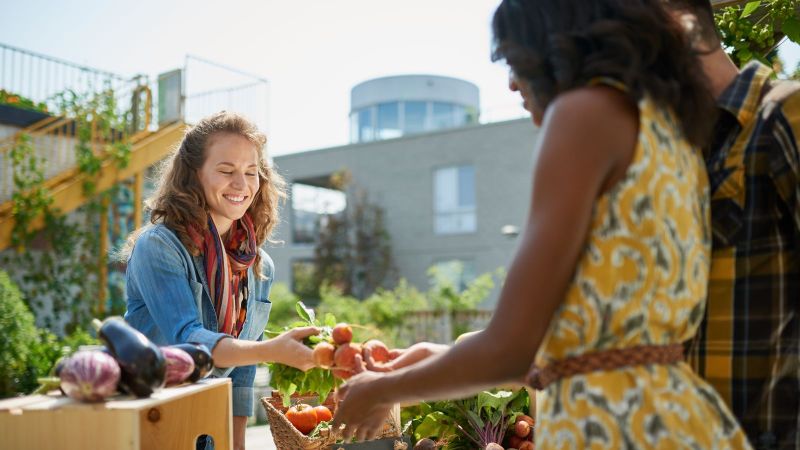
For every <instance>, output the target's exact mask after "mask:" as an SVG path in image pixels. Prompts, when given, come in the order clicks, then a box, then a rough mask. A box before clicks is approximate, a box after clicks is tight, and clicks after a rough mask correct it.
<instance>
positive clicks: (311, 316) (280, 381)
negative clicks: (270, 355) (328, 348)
mask: <svg viewBox="0 0 800 450" xmlns="http://www.w3.org/2000/svg"><path fill="white" fill-rule="evenodd" d="M295 310H296V312H297V315H298V316H299V317H300V320H297V321H295V322H293V323H290V324H289V325H287V326H286V328H285V329H284V330H282V331H288V330H290V329H292V328H297V327H305V326H316V327H320V328H321V329H322V332H321V333H320V334H319V335H316V336H311V337H309V338H308V339H307V340H306V345H308V346H309V347H313V346H314V345H316V344H318V343H319V342H322V341H323V340H326V341H330V340H331V337H330V336H331V330H332V328H333V327H334V326H335V325H336V317H334V316H333V315H332V314H326V315H325V318H324V320H321V321H320V320H318V319H317V316H316V314H315V313H314V310H312V309H310V308H307V307H306V306H305V305H304V304H303V302H297V304H296V308H295ZM270 334H275V333H270ZM268 367H269V373H270V385H271V386H272V387H273V388H275V390H277V391H278V392H279V393H280V394H281V397H282V398H283V403H284V405H286V406H289V404H290V401H291V399H290V397H291V396H292V394H295V393H299V394H307V393H316V394H318V395H319V402H320V404H322V403H323V402H324V401H325V399H326V398H327V397H328V394H330V393H331V391H333V389H334V388H336V387H337V386H338V385H339V383H340V381H339V380H338V379H337V378H334V376H333V373H332V372H331V371H330V370H328V369H322V368H319V367H316V368H313V369H310V370H307V371H305V372H303V371H302V370H300V369H295V368H294V367H289V366H286V365H284V364H279V363H270V364H268Z"/></svg>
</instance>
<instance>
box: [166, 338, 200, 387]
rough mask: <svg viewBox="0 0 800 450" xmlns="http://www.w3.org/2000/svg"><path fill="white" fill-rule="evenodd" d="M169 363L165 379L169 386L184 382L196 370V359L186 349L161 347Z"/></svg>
mask: <svg viewBox="0 0 800 450" xmlns="http://www.w3.org/2000/svg"><path fill="white" fill-rule="evenodd" d="M161 352H162V353H163V354H164V359H165V360H166V363H167V372H166V374H165V381H166V385H167V386H175V385H177V384H181V383H183V381H184V380H186V379H188V378H189V376H190V375H191V374H192V372H194V360H193V359H192V357H191V356H189V354H188V353H186V352H185V351H184V350H181V349H179V348H175V347H161Z"/></svg>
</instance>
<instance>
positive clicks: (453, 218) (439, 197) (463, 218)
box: [433, 166, 478, 234]
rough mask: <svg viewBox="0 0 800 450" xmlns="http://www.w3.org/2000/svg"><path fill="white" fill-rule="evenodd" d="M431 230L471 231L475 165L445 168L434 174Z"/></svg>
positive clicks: (439, 232) (475, 222) (473, 212)
mask: <svg viewBox="0 0 800 450" xmlns="http://www.w3.org/2000/svg"><path fill="white" fill-rule="evenodd" d="M433 189H434V195H433V211H434V219H433V220H434V225H433V228H434V231H435V233H436V234H458V233H474V232H475V231H477V228H478V227H477V220H476V218H475V168H474V167H473V166H457V167H445V168H442V169H438V170H436V171H435V172H434V175H433Z"/></svg>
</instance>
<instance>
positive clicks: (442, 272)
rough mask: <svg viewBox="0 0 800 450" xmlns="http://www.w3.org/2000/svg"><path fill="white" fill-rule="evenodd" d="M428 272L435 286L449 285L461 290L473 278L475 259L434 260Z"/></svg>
mask: <svg viewBox="0 0 800 450" xmlns="http://www.w3.org/2000/svg"><path fill="white" fill-rule="evenodd" d="M429 274H430V276H431V278H432V281H433V284H434V285H436V286H450V287H452V288H453V289H455V290H456V291H458V292H462V291H463V290H465V289H466V288H467V286H469V283H471V282H472V280H474V279H475V261H472V260H463V259H445V260H441V261H438V262H436V263H435V264H434V265H433V267H431V270H429Z"/></svg>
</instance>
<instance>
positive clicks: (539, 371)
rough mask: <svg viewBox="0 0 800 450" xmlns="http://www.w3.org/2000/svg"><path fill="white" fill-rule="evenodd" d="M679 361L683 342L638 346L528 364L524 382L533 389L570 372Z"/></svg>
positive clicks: (584, 372) (581, 372) (596, 370)
mask: <svg viewBox="0 0 800 450" xmlns="http://www.w3.org/2000/svg"><path fill="white" fill-rule="evenodd" d="M680 361H683V344H666V345H639V346H636V347H629V348H619V349H610V350H603V351H599V352H592V353H585V354H583V355H579V356H572V357H569V358H566V359H562V360H560V361H555V362H553V363H551V364H548V365H546V366H544V367H538V366H536V365H534V366H532V367H531V370H530V371H529V372H528V375H527V377H526V378H525V381H526V382H527V383H528V385H529V386H531V387H532V388H534V389H536V390H542V389H544V388H545V387H547V386H548V385H549V384H550V383H553V382H555V381H558V380H560V379H562V378H568V377H571V376H574V375H582V374H587V373H591V372H601V371H609V370H616V369H621V368H623V367H630V366H641V365H646V364H673V363H676V362H680Z"/></svg>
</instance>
